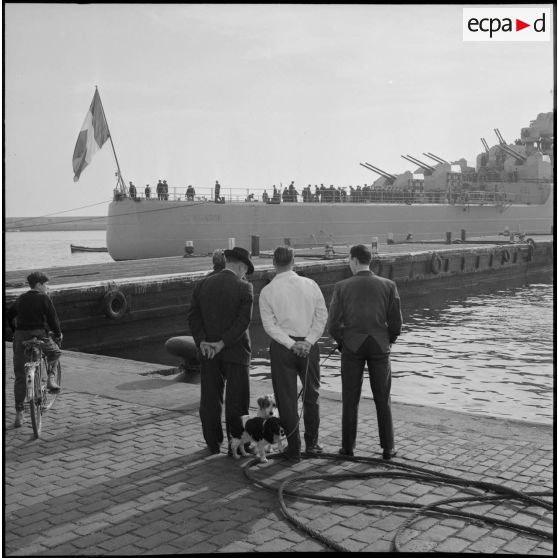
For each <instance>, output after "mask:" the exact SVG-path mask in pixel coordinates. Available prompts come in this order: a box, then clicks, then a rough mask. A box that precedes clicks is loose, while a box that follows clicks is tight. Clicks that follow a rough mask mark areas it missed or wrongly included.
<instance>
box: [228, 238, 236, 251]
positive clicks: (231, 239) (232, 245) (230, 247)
mask: <svg viewBox="0 0 558 558" xmlns="http://www.w3.org/2000/svg"><path fill="white" fill-rule="evenodd" d="M234 244H235V239H234V238H229V250H232V249H233V248H234Z"/></svg>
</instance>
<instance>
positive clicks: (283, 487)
mask: <svg viewBox="0 0 558 558" xmlns="http://www.w3.org/2000/svg"><path fill="white" fill-rule="evenodd" d="M303 456H304V457H312V458H315V459H325V460H332V461H350V462H357V463H365V464H368V465H381V466H382V467H386V468H387V469H388V470H384V471H366V472H352V473H324V474H302V475H298V476H296V477H293V478H291V479H285V480H284V481H282V482H281V484H280V486H279V487H278V488H277V486H271V485H269V484H266V483H264V482H262V480H260V479H257V478H256V477H255V476H254V474H253V470H252V467H253V466H254V465H256V464H258V463H259V461H258V460H257V459H252V460H250V461H249V462H248V463H247V464H246V467H245V468H244V474H245V476H246V477H247V478H248V479H249V480H250V481H251V482H253V483H254V484H256V485H257V486H260V487H262V488H265V489H267V490H271V491H274V492H275V491H277V493H278V497H279V505H280V507H281V511H282V512H283V515H284V516H285V517H286V519H287V520H288V521H289V522H290V523H292V524H293V525H294V526H295V527H297V528H298V529H300V530H301V531H304V532H305V533H307V534H309V535H310V536H311V537H312V538H314V539H316V540H318V541H320V542H321V543H322V544H324V545H326V546H327V547H330V548H332V549H333V550H335V551H338V552H351V550H350V549H348V548H346V547H344V546H343V545H342V544H339V543H338V542H336V541H334V540H333V539H331V538H330V537H327V536H325V535H323V534H321V533H320V532H318V531H317V530H315V529H313V528H312V527H310V526H308V525H306V524H305V523H303V522H302V521H301V520H300V519H298V518H297V517H296V516H295V515H294V514H293V513H292V512H291V511H290V510H289V509H288V507H287V505H286V503H285V499H284V496H285V495H288V496H295V497H297V498H305V499H308V500H315V501H320V502H327V503H338V504H344V505H353V506H354V505H360V506H377V507H387V508H408V509H411V510H414V511H413V513H412V514H411V515H410V516H409V517H408V518H406V519H405V520H404V522H403V523H402V524H401V525H400V526H399V527H398V528H397V530H396V532H395V535H394V537H393V540H392V547H391V550H392V551H393V552H401V536H402V533H403V532H404V531H405V529H407V528H409V527H410V525H411V524H412V523H413V522H415V521H416V520H417V519H418V518H419V517H420V516H421V515H425V514H426V515H438V516H439V515H445V516H450V517H459V518H461V519H470V520H474V521H477V522H478V521H482V522H484V523H489V524H493V525H497V526H499V527H503V528H506V529H511V530H514V531H518V532H521V533H525V534H529V535H534V536H537V537H540V538H543V539H550V540H553V537H554V535H553V533H551V532H548V531H545V530H543V529H537V528H534V527H530V526H527V525H520V524H518V523H514V522H512V521H507V520H503V519H498V518H496V517H490V516H487V515H480V514H475V513H471V512H467V511H464V510H462V509H459V508H450V507H447V506H450V505H456V504H467V503H478V502H487V501H493V502H498V501H505V500H515V501H519V502H523V503H525V504H527V505H528V506H536V507H540V508H543V509H546V510H552V509H553V504H552V503H550V502H547V501H545V500H543V499H542V498H541V497H544V496H550V497H551V496H552V491H537V492H535V491H532V492H522V491H519V490H515V489H513V488H509V487H507V486H503V485H499V484H496V483H492V482H487V481H480V480H472V479H466V478H462V477H457V476H454V475H449V474H447V473H441V472H437V471H432V470H429V469H426V468H423V467H418V466H416V465H410V464H407V463H401V462H399V461H391V460H390V461H386V460H383V459H378V458H373V457H358V456H357V457H347V456H340V455H338V454H331V453H321V454H318V455H311V456H308V455H307V454H303ZM275 458H282V456H281V454H271V455H269V456H268V459H275ZM396 469H400V470H396ZM374 477H389V478H406V479H412V480H416V481H419V482H422V483H424V484H440V483H444V484H452V485H456V486H459V487H462V489H463V491H464V492H466V493H468V494H471V495H470V496H460V497H451V498H443V499H441V500H437V501H435V502H431V503H429V504H416V503H412V502H401V501H393V500H379V499H357V498H343V497H337V496H320V495H317V494H315V493H313V492H310V491H304V490H301V489H300V488H299V487H291V488H289V487H288V485H290V484H295V483H296V484H297V485H300V484H302V483H306V482H312V481H318V480H320V481H324V480H333V481H336V482H339V481H342V480H356V479H369V478H374ZM478 490H482V491H491V492H492V494H486V493H485V492H484V493H478V492H477V491H478Z"/></svg>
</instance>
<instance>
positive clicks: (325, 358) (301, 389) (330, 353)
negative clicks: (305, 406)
mask: <svg viewBox="0 0 558 558" xmlns="http://www.w3.org/2000/svg"><path fill="white" fill-rule="evenodd" d="M337 349H338V347H333V349H331V351H329V354H328V355H327V356H325V357H324V358H323V359H322V361H321V362H320V368H321V367H322V366H323V364H324V362H325V361H326V360H327V359H328V358H329V357H330V356H331V355H332V354H333V353H334V352H335V351H336V350H337ZM307 373H308V357H306V373H305V376H304V378H305V381H306V374H307ZM303 391H304V386H303V387H301V388H300V391H299V392H298V395H297V397H296V399H297V401H298V400H299V399H300V396H301V395H302V392H303Z"/></svg>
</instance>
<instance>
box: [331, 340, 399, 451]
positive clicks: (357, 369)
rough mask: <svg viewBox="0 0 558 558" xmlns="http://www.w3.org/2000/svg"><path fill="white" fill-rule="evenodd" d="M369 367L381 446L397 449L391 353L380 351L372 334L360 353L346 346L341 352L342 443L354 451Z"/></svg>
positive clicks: (345, 447)
mask: <svg viewBox="0 0 558 558" xmlns="http://www.w3.org/2000/svg"><path fill="white" fill-rule="evenodd" d="M365 364H366V365H367V366H368V376H369V379H370V388H371V389H372V395H373V397H374V403H375V405H376V415H377V417H378V431H379V434H380V446H382V448H384V449H393V448H394V441H393V423H392V418H391V397H390V391H391V364H390V360H389V353H382V352H379V347H378V345H377V343H376V342H375V341H374V339H373V338H372V337H370V336H369V337H368V338H367V339H366V340H365V341H364V343H363V344H362V345H361V346H360V347H359V348H358V350H357V351H356V352H353V351H351V350H350V349H348V348H347V347H346V346H344V347H343V352H342V354H341V386H342V393H343V395H342V398H343V418H342V442H341V445H342V446H343V448H344V449H345V450H347V451H353V450H354V447H355V442H356V436H357V425H358V405H359V401H360V394H361V390H362V379H363V374H364V365H365Z"/></svg>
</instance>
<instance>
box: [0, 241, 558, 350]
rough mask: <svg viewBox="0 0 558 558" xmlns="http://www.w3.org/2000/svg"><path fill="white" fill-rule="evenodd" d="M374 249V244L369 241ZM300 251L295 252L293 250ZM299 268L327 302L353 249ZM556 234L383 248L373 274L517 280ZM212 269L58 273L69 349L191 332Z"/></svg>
mask: <svg viewBox="0 0 558 558" xmlns="http://www.w3.org/2000/svg"><path fill="white" fill-rule="evenodd" d="M368 244H370V242H369V243H368ZM295 252H296V251H295ZM298 252H300V255H299V256H296V267H295V270H296V271H297V272H298V273H299V274H300V275H304V276H306V277H310V278H312V279H314V280H315V281H316V282H317V283H318V285H319V286H320V288H321V289H322V292H323V294H324V297H325V299H326V302H329V299H330V297H331V294H332V292H333V287H334V285H335V283H336V282H338V281H340V280H342V279H345V278H347V277H349V276H350V274H351V272H350V269H349V266H348V247H347V246H344V247H339V246H337V247H334V246H330V249H329V252H328V251H327V250H326V251H324V249H323V248H320V249H319V250H316V251H314V252H312V251H309V250H306V251H302V252H301V251H298ZM266 255H267V256H269V254H266V253H265V252H263V253H262V254H260V257H258V258H254V264H255V268H256V269H255V272H254V273H253V274H252V275H251V276H250V277H249V281H250V282H251V283H252V284H253V286H254V297H255V303H254V314H253V321H254V322H256V323H257V322H259V320H260V317H259V307H258V296H259V292H260V291H261V289H262V288H263V287H264V286H265V285H266V284H268V283H269V282H270V281H271V279H272V278H273V276H274V273H275V272H274V269H273V266H272V264H271V261H270V258H269V257H266ZM553 259H554V242H553V237H551V236H549V235H547V236H544V237H535V239H532V238H530V239H526V240H525V241H523V242H508V241H505V242H504V241H502V240H501V239H500V240H497V239H471V240H469V241H466V242H462V243H460V244H445V243H442V242H439V243H431V244H429V243H422V244H421V243H407V244H393V245H380V247H379V252H378V253H377V254H375V255H374V259H373V261H372V264H371V269H372V271H374V272H375V273H376V274H378V275H380V276H383V277H388V278H389V279H392V280H394V281H395V282H396V284H397V286H398V289H399V291H400V294H401V296H402V297H406V296H414V295H420V294H421V293H425V292H431V291H432V289H433V288H438V287H440V288H441V287H443V286H458V285H462V286H464V287H465V286H466V285H467V284H468V283H469V284H470V283H473V284H477V283H479V282H482V281H492V280H494V278H495V277H499V278H501V279H504V278H506V277H517V276H521V275H525V274H528V273H529V272H530V271H532V270H540V269H544V268H548V269H551V268H552V265H553ZM210 269H211V259H210V258H207V257H206V258H180V257H168V258H156V259H150V260H134V261H128V262H114V263H108V264H94V265H89V266H79V267H65V268H52V269H48V270H45V271H46V272H47V275H48V276H49V277H50V279H51V281H50V293H51V297H52V299H53V302H54V304H55V306H56V308H57V312H58V315H59V318H60V321H61V325H62V330H63V331H64V348H65V349H69V350H81V351H86V352H96V351H99V352H100V351H101V350H102V349H103V348H106V347H110V346H118V345H121V344H123V343H130V342H138V341H141V340H142V339H148V338H150V337H153V335H154V333H156V334H157V335H158V336H160V337H163V336H167V337H172V336H176V335H188V334H189V333H190V332H189V331H188V329H187V323H186V313H187V311H188V308H189V304H190V300H191V296H192V290H193V287H194V284H195V283H196V281H199V280H200V279H201V278H203V277H204V276H205V275H206V274H207V272H208V271H209V270H210ZM27 273H28V271H12V272H8V273H6V275H5V285H4V287H5V303H6V304H10V303H11V302H12V301H14V300H15V299H16V298H17V296H19V295H20V294H21V293H22V292H24V291H25V290H27V286H26V282H25V277H26V274H27Z"/></svg>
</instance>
